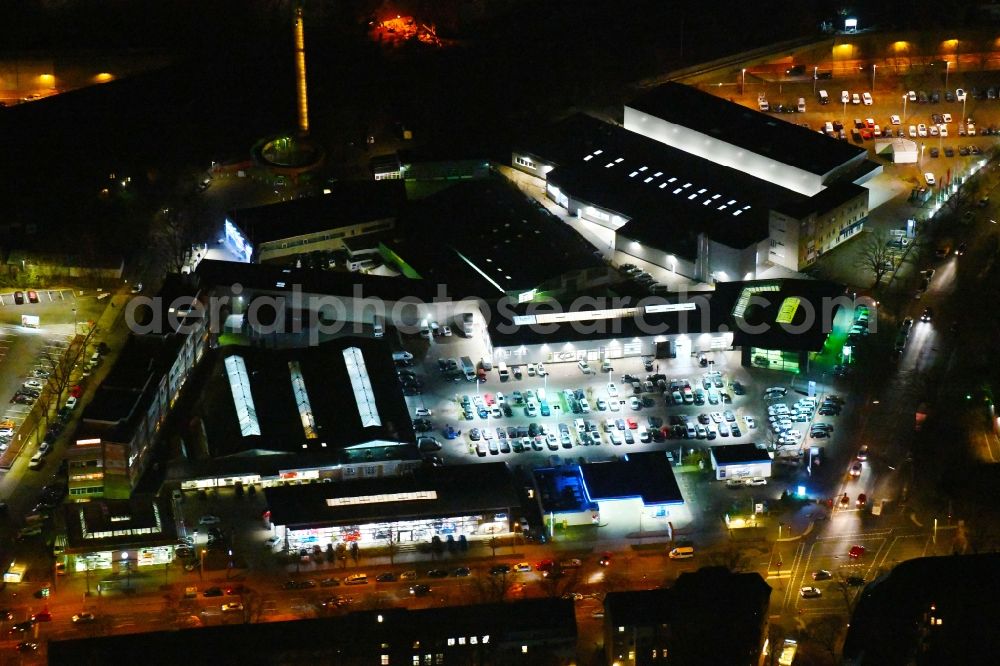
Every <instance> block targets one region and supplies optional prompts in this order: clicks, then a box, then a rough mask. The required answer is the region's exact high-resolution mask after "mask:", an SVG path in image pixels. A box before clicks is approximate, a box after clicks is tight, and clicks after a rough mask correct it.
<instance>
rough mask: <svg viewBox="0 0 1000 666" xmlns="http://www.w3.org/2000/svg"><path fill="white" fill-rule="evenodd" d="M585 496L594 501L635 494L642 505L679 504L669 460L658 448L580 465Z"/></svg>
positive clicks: (679, 496)
mask: <svg viewBox="0 0 1000 666" xmlns="http://www.w3.org/2000/svg"><path fill="white" fill-rule="evenodd" d="M580 473H581V474H582V475H583V481H584V486H585V488H586V489H587V495H588V496H589V497H590V499H592V500H594V501H598V500H602V499H604V500H610V499H624V498H627V497H639V498H641V499H642V503H643V504H645V505H646V506H650V505H653V504H683V502H684V497H683V496H682V495H681V489H680V488H679V487H678V486H677V479H675V478H674V470H673V468H672V467H671V466H670V461H668V460H667V456H666V454H665V453H664V452H662V451H648V452H644V453H629V454H626V456H625V460H615V461H611V462H595V463H587V464H585V465H580Z"/></svg>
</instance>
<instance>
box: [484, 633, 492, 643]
mask: <svg viewBox="0 0 1000 666" xmlns="http://www.w3.org/2000/svg"><path fill="white" fill-rule="evenodd" d="M489 642H490V637H489V636H488V635H487V636H483V644H486V643H489Z"/></svg>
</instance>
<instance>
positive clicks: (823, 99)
mask: <svg viewBox="0 0 1000 666" xmlns="http://www.w3.org/2000/svg"><path fill="white" fill-rule="evenodd" d="M819 103H820V104H829V103H830V96H829V95H827V94H826V91H825V90H820V91H819Z"/></svg>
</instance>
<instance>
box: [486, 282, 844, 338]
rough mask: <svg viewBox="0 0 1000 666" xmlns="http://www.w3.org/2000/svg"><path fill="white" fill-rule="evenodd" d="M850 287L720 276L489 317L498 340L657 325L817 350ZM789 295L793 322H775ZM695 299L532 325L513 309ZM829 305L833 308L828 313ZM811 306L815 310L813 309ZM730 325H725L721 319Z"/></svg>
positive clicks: (620, 333)
mask: <svg viewBox="0 0 1000 666" xmlns="http://www.w3.org/2000/svg"><path fill="white" fill-rule="evenodd" d="M745 291H746V292H747V293H752V294H753V298H751V299H749V300H748V301H747V306H746V308H745V309H744V310H743V311H742V315H741V316H739V317H737V314H736V313H738V312H739V310H738V308H737V305H738V304H739V303H740V299H741V297H742V296H743V295H744V292H745ZM844 293H845V287H844V285H841V284H836V283H832V282H825V281H822V280H788V279H775V280H752V281H747V282H720V283H718V284H716V285H715V290H714V291H707V292H690V293H685V294H662V295H656V296H648V295H647V296H644V297H642V298H625V297H621V298H618V299H617V300H614V301H613V300H612V299H611V298H610V297H608V298H597V297H595V298H594V299H593V302H589V303H587V304H586V306H585V307H580V308H579V309H577V310H571V309H570V308H569V305H563V304H560V303H559V302H558V301H555V300H551V301H548V302H540V303H530V304H524V305H518V306H512V305H510V304H506V305H504V306H503V307H500V306H497V305H495V306H494V307H493V309H492V311H491V312H490V317H489V320H488V322H487V326H488V330H489V333H490V339H491V340H492V341H493V345H494V347H517V346H520V345H530V344H546V343H550V344H551V343H554V342H558V343H564V342H582V341H588V340H603V339H608V338H618V339H629V338H633V337H642V336H646V335H648V334H649V332H650V331H652V330H655V331H657V334H662V335H677V334H679V333H686V334H688V335H691V334H697V333H715V332H722V331H723V330H725V331H731V332H732V333H733V344H734V345H735V346H737V347H741V346H753V347H760V348H763V349H782V350H787V351H818V350H820V349H822V348H823V343H824V342H825V340H826V338H827V336H828V335H829V333H830V330H831V326H832V322H833V316H834V315H835V310H836V307H840V306H839V305H836V301H835V300H834V299H835V298H836V297H842V296H843V295H844ZM786 299H798V302H799V307H797V308H795V309H794V315H793V316H792V318H791V322H790V324H787V325H782V324H777V323H776V320H777V318H778V314H779V313H780V312H781V307H782V305H783V304H785V302H786ZM682 303H687V304H693V305H694V308H695V309H694V310H692V311H679V312H661V313H654V314H649V313H645V314H643V315H642V317H641V318H640V317H638V316H636V315H628V314H626V315H625V316H622V317H616V318H610V319H597V320H593V321H583V322H575V323H574V322H561V323H546V324H544V325H543V326H542V325H531V324H530V323H525V324H520V323H515V321H518V320H515V319H514V317H518V316H526V315H530V314H543V313H551V312H556V313H559V312H579V313H582V312H585V311H588V310H601V309H625V310H627V309H629V308H635V307H647V306H653V307H655V306H657V305H665V304H673V305H676V304H682ZM824 308H825V309H826V310H831V309H832V311H831V312H830V315H829V317H824V316H823V313H824V311H825V310H824ZM811 313H813V314H815V316H812V315H811ZM723 326H724V327H725V329H723V328H722V327H723Z"/></svg>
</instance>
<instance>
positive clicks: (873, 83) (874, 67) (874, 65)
mask: <svg viewBox="0 0 1000 666" xmlns="http://www.w3.org/2000/svg"><path fill="white" fill-rule="evenodd" d="M877 67H878V65H876V64H875V63H872V93H874V92H875V69H876V68H877ZM945 87H947V85H946V86H945Z"/></svg>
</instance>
